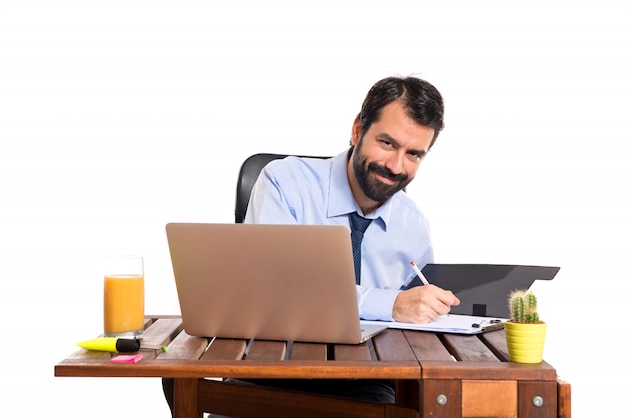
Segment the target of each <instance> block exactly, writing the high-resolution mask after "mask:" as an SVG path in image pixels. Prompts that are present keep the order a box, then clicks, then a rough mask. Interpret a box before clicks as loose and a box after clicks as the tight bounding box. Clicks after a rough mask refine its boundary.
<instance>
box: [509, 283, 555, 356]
mask: <svg viewBox="0 0 626 418" xmlns="http://www.w3.org/2000/svg"><path fill="white" fill-rule="evenodd" d="M509 310H510V315H511V317H510V319H509V321H507V322H505V324H504V329H505V335H506V345H507V349H508V352H509V359H510V360H511V361H514V362H516V363H541V361H542V358H543V345H544V341H545V337H546V329H547V324H546V323H545V322H543V321H541V320H540V319H539V313H538V312H537V296H535V294H534V293H533V292H531V291H523V290H515V291H513V292H511V294H510V295H509Z"/></svg>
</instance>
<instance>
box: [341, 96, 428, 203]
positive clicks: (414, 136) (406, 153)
mask: <svg viewBox="0 0 626 418" xmlns="http://www.w3.org/2000/svg"><path fill="white" fill-rule="evenodd" d="M433 136H434V131H433V129H432V128H428V127H425V126H422V125H419V124H417V123H416V122H414V121H413V120H412V119H411V118H410V117H408V116H407V115H406V113H405V111H404V109H403V108H402V105H401V104H400V103H399V102H393V103H390V104H389V105H387V106H386V107H385V108H384V109H383V110H382V112H381V117H380V119H379V120H378V121H377V122H376V123H373V124H372V125H371V126H370V128H369V130H368V131H367V132H366V133H365V135H363V134H362V133H361V131H360V122H358V121H357V122H355V126H354V127H353V134H352V143H353V144H354V151H353V155H352V165H353V169H354V175H355V177H356V180H357V181H358V183H359V186H360V187H361V190H362V191H363V193H364V194H365V196H366V197H367V198H369V199H371V200H373V201H375V202H378V203H384V202H385V201H387V200H388V199H389V198H390V197H391V196H393V195H394V194H395V193H397V192H398V191H400V190H402V189H403V188H405V187H406V186H407V185H408V184H409V183H410V182H411V181H412V180H413V178H414V177H415V173H416V172H417V168H418V167H419V164H420V162H421V161H422V159H423V158H424V156H425V155H426V152H427V150H428V148H429V146H430V144H431V142H432V138H433Z"/></svg>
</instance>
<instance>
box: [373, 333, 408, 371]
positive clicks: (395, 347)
mask: <svg viewBox="0 0 626 418" xmlns="http://www.w3.org/2000/svg"><path fill="white" fill-rule="evenodd" d="M374 347H376V352H377V353H378V359H379V360H382V361H385V360H413V361H415V362H416V365H417V358H416V357H415V354H413V350H412V349H411V347H410V346H409V343H408V341H407V340H406V338H405V337H404V333H403V332H402V331H401V330H399V329H386V330H384V331H383V332H381V333H380V334H378V335H377V336H376V337H375V338H374Z"/></svg>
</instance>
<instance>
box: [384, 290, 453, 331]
mask: <svg viewBox="0 0 626 418" xmlns="http://www.w3.org/2000/svg"><path fill="white" fill-rule="evenodd" d="M459 303H461V302H460V301H459V299H458V298H457V297H456V296H454V294H453V293H452V292H450V291H449V290H443V289H441V288H439V287H437V286H435V285H432V284H429V285H426V286H416V287H413V288H411V289H408V290H404V291H402V292H400V293H399V294H398V296H397V297H396V301H395V302H394V304H393V311H392V316H393V319H395V320H396V321H399V322H411V323H417V324H424V323H427V322H431V321H432V320H433V319H435V318H437V317H438V316H440V315H445V314H447V313H448V312H450V307H451V306H457V305H458V304H459Z"/></svg>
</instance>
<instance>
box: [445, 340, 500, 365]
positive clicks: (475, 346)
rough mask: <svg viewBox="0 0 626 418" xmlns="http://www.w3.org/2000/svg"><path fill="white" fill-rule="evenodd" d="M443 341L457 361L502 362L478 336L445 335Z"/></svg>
mask: <svg viewBox="0 0 626 418" xmlns="http://www.w3.org/2000/svg"><path fill="white" fill-rule="evenodd" d="M442 340H443V341H444V343H445V344H447V346H448V349H449V350H450V353H451V354H452V355H453V356H454V358H456V359H457V361H472V362H473V361H497V362H499V361H500V359H499V358H498V357H496V355H495V354H493V353H492V352H491V350H490V349H489V347H487V346H486V345H485V344H483V342H482V341H481V340H480V339H479V338H478V337H477V336H476V335H461V334H443V335H442Z"/></svg>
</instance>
